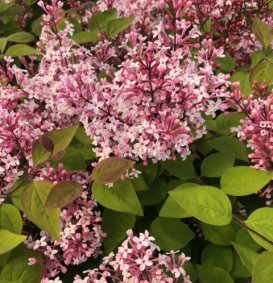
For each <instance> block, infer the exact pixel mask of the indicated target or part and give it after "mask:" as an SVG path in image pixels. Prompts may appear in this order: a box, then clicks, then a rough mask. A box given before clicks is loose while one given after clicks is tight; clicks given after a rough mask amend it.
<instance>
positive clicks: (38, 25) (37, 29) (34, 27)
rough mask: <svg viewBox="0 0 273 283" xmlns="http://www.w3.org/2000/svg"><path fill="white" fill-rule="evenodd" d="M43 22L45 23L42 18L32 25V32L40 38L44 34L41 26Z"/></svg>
mask: <svg viewBox="0 0 273 283" xmlns="http://www.w3.org/2000/svg"><path fill="white" fill-rule="evenodd" d="M42 21H43V20H42V17H39V18H38V19H36V20H35V21H33V22H32V23H31V32H33V33H34V34H35V35H37V36H38V37H39V36H40V35H41V32H42V26H41V22H42Z"/></svg>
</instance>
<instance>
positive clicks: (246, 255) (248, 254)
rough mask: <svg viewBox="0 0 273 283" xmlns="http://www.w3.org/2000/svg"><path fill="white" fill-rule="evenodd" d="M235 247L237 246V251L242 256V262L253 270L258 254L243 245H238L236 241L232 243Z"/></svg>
mask: <svg viewBox="0 0 273 283" xmlns="http://www.w3.org/2000/svg"><path fill="white" fill-rule="evenodd" d="M232 245H233V247H234V248H235V250H236V252H237V253H238V255H239V256H240V258H241V261H242V263H243V264H244V265H245V266H246V268H247V269H248V270H249V271H250V272H252V270H253V266H254V264H255V262H256V260H257V258H258V256H259V255H258V254H257V253H256V252H255V251H253V250H251V249H249V248H247V247H245V246H242V245H238V244H236V243H232Z"/></svg>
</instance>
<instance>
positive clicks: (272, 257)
mask: <svg viewBox="0 0 273 283" xmlns="http://www.w3.org/2000/svg"><path fill="white" fill-rule="evenodd" d="M269 282H273V252H264V253H262V254H261V255H260V256H259V257H258V259H257V261H256V262H255V265H254V268H253V273H252V283H269Z"/></svg>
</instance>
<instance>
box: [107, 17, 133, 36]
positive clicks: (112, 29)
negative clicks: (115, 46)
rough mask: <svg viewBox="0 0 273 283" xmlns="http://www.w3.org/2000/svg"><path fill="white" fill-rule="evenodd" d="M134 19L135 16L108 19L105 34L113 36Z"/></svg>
mask: <svg viewBox="0 0 273 283" xmlns="http://www.w3.org/2000/svg"><path fill="white" fill-rule="evenodd" d="M134 20H135V17H129V18H118V19H113V20H111V21H109V22H108V23H107V25H106V34H107V36H108V37H110V38H111V37H113V36H115V35H117V34H119V33H120V32H122V31H124V30H125V29H127V28H128V27H129V26H130V25H131V24H132V23H133V22H134Z"/></svg>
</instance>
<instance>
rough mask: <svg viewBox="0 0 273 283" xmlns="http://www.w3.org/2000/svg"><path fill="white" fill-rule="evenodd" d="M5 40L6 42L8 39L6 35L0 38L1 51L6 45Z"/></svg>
mask: <svg viewBox="0 0 273 283" xmlns="http://www.w3.org/2000/svg"><path fill="white" fill-rule="evenodd" d="M7 42H8V40H7V38H6V37H2V38H0V51H1V53H3V52H4V50H5V48H6V45H7Z"/></svg>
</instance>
